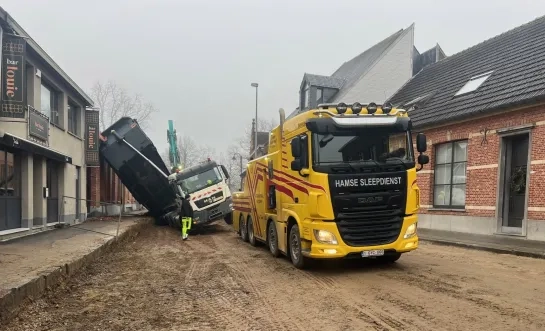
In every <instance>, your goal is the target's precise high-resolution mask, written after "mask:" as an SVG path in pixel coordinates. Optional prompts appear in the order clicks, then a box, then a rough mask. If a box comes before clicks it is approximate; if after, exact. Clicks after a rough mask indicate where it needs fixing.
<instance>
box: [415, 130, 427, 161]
mask: <svg viewBox="0 0 545 331" xmlns="http://www.w3.org/2000/svg"><path fill="white" fill-rule="evenodd" d="M427 149H428V144H427V142H426V135H425V134H423V133H419V134H417V135H416V150H417V151H418V153H424V152H425V151H426V150H427ZM418 163H420V159H419V162H418Z"/></svg>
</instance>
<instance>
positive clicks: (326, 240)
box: [314, 230, 337, 245]
mask: <svg viewBox="0 0 545 331" xmlns="http://www.w3.org/2000/svg"><path fill="white" fill-rule="evenodd" d="M314 237H315V238H316V240H317V241H318V242H319V243H322V244H331V245H337V238H335V235H334V234H333V233H331V232H329V231H326V230H314Z"/></svg>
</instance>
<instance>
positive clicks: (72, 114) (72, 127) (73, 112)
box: [68, 102, 79, 135]
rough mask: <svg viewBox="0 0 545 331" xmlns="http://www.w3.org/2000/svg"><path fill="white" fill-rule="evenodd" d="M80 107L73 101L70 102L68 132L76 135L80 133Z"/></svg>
mask: <svg viewBox="0 0 545 331" xmlns="http://www.w3.org/2000/svg"><path fill="white" fill-rule="evenodd" d="M78 119H79V107H78V106H76V105H74V104H73V103H71V102H68V132H70V133H73V134H75V135H78V134H79V130H78V124H79V120H78Z"/></svg>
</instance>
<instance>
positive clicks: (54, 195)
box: [46, 160, 59, 223]
mask: <svg viewBox="0 0 545 331" xmlns="http://www.w3.org/2000/svg"><path fill="white" fill-rule="evenodd" d="M46 183H47V184H46V185H47V188H48V190H49V195H48V197H47V223H53V222H58V220H59V175H58V165H57V163H56V162H54V161H52V160H47V163H46Z"/></svg>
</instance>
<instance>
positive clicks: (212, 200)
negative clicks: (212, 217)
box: [195, 192, 223, 209]
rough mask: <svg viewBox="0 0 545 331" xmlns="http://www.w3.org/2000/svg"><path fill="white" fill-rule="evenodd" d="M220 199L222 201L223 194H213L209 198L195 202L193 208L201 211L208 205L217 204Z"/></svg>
mask: <svg viewBox="0 0 545 331" xmlns="http://www.w3.org/2000/svg"><path fill="white" fill-rule="evenodd" d="M221 199H223V192H218V193H215V194H213V195H211V196H209V197H206V198H203V199H200V200H197V201H195V206H197V208H199V209H201V208H203V207H206V206H208V205H211V204H214V203H217V202H218V201H220V200H221Z"/></svg>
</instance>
